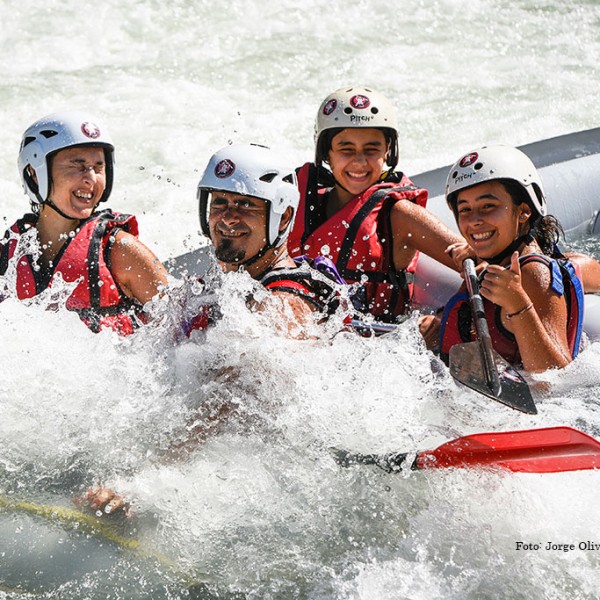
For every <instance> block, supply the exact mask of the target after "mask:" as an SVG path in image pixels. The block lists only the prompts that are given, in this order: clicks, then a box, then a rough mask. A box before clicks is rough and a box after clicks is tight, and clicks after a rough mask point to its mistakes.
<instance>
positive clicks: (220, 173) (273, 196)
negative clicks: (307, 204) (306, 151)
mask: <svg viewBox="0 0 600 600" xmlns="http://www.w3.org/2000/svg"><path fill="white" fill-rule="evenodd" d="M217 190H218V191H222V192H232V193H234V194H240V195H242V196H253V197H255V198H260V199H261V200H265V201H266V202H267V204H268V206H269V212H268V217H267V234H268V243H269V245H270V246H273V247H277V246H280V245H281V244H282V243H283V241H284V240H285V239H286V238H287V236H288V233H289V231H290V229H291V227H292V223H293V218H292V219H291V220H290V224H289V225H288V227H287V228H286V229H285V231H283V232H280V231H279V226H280V224H281V218H282V216H283V213H284V212H285V210H286V209H287V208H288V206H291V207H292V209H293V210H294V214H295V213H296V209H297V208H298V202H299V200H300V193H299V191H298V183H297V180H296V173H295V171H294V169H293V168H291V167H289V166H287V165H285V164H282V162H281V158H280V156H279V155H278V154H277V153H275V152H274V151H273V150H271V149H269V148H267V147H266V146H259V145H257V144H233V145H231V146H225V148H221V150H219V151H218V152H216V153H215V154H213V156H212V157H211V159H210V160H209V162H208V165H207V166H206V169H205V170H204V173H203V175H202V177H201V179H200V182H199V183H198V201H199V209H200V226H201V227H202V232H203V233H204V235H206V236H208V237H210V231H209V227H208V212H209V210H210V206H209V195H210V193H211V192H212V191H217Z"/></svg>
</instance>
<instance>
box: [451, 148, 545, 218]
mask: <svg viewBox="0 0 600 600" xmlns="http://www.w3.org/2000/svg"><path fill="white" fill-rule="evenodd" d="M496 179H509V180H512V181H514V182H515V183H517V184H519V185H520V186H521V187H522V188H523V189H524V191H525V192H526V194H527V198H528V200H529V202H528V204H529V205H530V206H531V208H532V210H533V211H534V212H535V213H536V214H537V215H538V216H540V217H543V216H544V215H545V214H546V197H545V196H544V188H543V186H542V180H541V179H540V176H539V174H538V172H537V170H536V168H535V166H534V164H533V163H532V162H531V160H530V159H529V157H528V156H527V155H526V154H524V153H523V152H521V151H520V150H517V148H513V147H512V146H483V147H482V148H478V149H477V150H473V151H472V152H469V153H468V154H465V155H464V156H463V157H462V158H461V159H460V160H459V161H457V162H456V164H455V165H454V166H453V167H452V168H451V169H450V172H449V173H448V178H447V179H446V202H448V206H450V208H451V209H452V210H453V211H454V212H456V211H455V208H456V207H455V205H456V195H457V193H458V192H459V191H460V190H463V189H465V188H469V187H471V186H473V185H477V184H478V183H483V182H485V181H494V180H496Z"/></svg>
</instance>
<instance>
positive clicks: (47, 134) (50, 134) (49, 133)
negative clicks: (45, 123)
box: [40, 129, 58, 139]
mask: <svg viewBox="0 0 600 600" xmlns="http://www.w3.org/2000/svg"><path fill="white" fill-rule="evenodd" d="M40 134H41V135H43V136H44V137H45V138H46V139H50V138H52V137H54V136H55V135H58V131H56V130H54V129H44V131H40Z"/></svg>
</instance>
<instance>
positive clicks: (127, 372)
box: [0, 0, 600, 600]
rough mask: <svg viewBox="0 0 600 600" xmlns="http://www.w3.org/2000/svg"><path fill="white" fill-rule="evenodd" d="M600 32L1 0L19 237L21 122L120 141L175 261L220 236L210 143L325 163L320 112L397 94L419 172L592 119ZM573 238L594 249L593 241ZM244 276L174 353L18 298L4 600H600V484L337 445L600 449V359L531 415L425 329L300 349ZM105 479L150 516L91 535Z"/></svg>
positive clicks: (8, 196) (567, 16)
mask: <svg viewBox="0 0 600 600" xmlns="http://www.w3.org/2000/svg"><path fill="white" fill-rule="evenodd" d="M599 22H600V5H599V4H598V3H597V2H596V1H587V2H585V1H579V2H575V1H568V0H567V1H565V2H556V1H555V0H553V1H544V2H537V3H535V4H532V3H531V2H529V1H528V0H512V1H511V2H508V1H507V0H473V1H472V2H470V3H464V2H458V1H457V0H439V1H432V2H428V1H425V0H421V1H419V0H405V1H404V2H402V3H400V4H397V5H396V6H394V5H392V4H390V3H389V2H383V1H379V0H362V1H361V0H357V1H355V2H341V1H340V0H330V1H329V2H322V1H317V0H305V1H304V2H302V3H297V2H293V1H291V0H282V1H280V2H278V3H276V4H273V3H271V2H267V1H265V0H247V1H242V0H232V1H231V2H229V3H227V4H226V5H220V4H218V3H213V2H207V1H204V0H198V1H196V2H191V1H184V0H173V1H172V2H170V3H168V4H165V3H162V2H155V1H148V2H141V1H136V2H128V3H122V2H117V1H116V0H105V1H104V2H102V3H100V4H97V5H94V6H91V5H90V6H85V5H82V3H78V2H74V1H72V0H62V1H61V2H57V1H48V0H46V1H42V0H24V1H23V2H21V3H20V4H19V5H18V8H16V7H15V6H14V5H12V4H11V5H9V4H8V3H4V4H3V5H2V6H1V7H0V23H1V25H0V27H1V28H2V36H1V37H0V44H2V53H1V55H0V65H1V72H2V80H1V81H0V99H1V101H2V106H3V111H2V113H1V114H0V121H1V127H0V147H2V148H3V152H2V153H0V185H1V188H2V197H3V210H2V211H1V214H2V216H3V218H4V219H5V222H4V225H5V226H8V225H10V224H11V223H12V222H13V221H14V220H15V218H17V217H19V216H20V215H21V214H22V213H23V212H25V210H26V209H27V199H26V197H25V196H24V195H23V193H22V190H21V188H20V182H19V179H18V174H17V170H16V156H17V151H18V145H19V142H20V136H21V134H22V132H23V130H24V129H25V127H26V126H27V125H29V124H30V123H31V122H32V121H34V120H35V119H37V118H39V117H40V116H42V115H45V114H47V113H50V112H54V111H56V110H61V109H67V108H78V109H87V110H90V111H92V112H93V113H96V114H98V115H100V116H102V117H103V119H104V121H105V122H107V123H108V124H109V127H110V130H111V134H112V136H113V139H114V140H115V143H116V146H117V167H116V180H115V187H114V191H113V195H112V197H111V200H110V205H111V207H113V208H114V209H116V210H120V211H126V212H132V213H134V214H136V215H137V216H138V219H139V222H140V229H141V236H140V237H141V239H142V240H143V241H144V242H145V243H146V244H147V245H148V246H150V247H151V248H152V249H153V251H155V252H156V253H157V254H158V255H159V256H160V257H161V258H164V259H167V258H172V257H175V256H177V255H179V254H181V253H183V252H186V251H189V250H191V249H193V248H196V247H198V246H199V245H203V244H204V243H205V242H204V241H203V240H202V239H201V237H200V234H199V223H198V219H197V206H196V201H195V186H196V184H197V180H198V178H199V175H200V172H201V170H202V168H203V166H204V164H205V162H206V161H207V160H208V158H209V156H210V155H211V154H212V152H213V151H215V150H216V149H218V148H220V147H221V146H223V145H224V144H226V143H227V142H228V141H240V142H248V141H255V142H259V143H264V144H268V145H270V146H272V147H274V148H277V149H278V151H279V152H281V154H282V155H285V156H286V157H288V158H289V159H290V161H291V162H292V163H293V164H300V163H301V162H304V161H306V160H310V158H311V156H312V143H313V137H312V136H313V122H314V116H315V113H316V110H317V107H318V105H319V103H320V101H321V100H322V98H323V97H325V95H327V94H328V93H329V92H330V91H332V90H334V89H336V88H338V87H341V86H343V85H348V84H352V83H364V84H369V85H371V86H373V87H375V88H377V89H380V90H381V91H383V92H384V93H385V94H386V95H388V96H389V97H390V98H391V99H392V100H393V102H394V103H395V105H396V106H397V108H398V111H399V116H400V123H401V134H400V154H401V158H400V166H401V168H402V169H403V170H404V171H405V172H407V173H409V174H413V173H418V172H420V171H423V170H428V169H431V168H435V167H439V166H442V165H445V164H449V163H451V162H453V161H454V160H455V159H456V158H458V157H459V156H460V155H462V154H463V153H464V152H466V151H468V150H470V149H471V148H473V147H475V146H478V145H480V144H482V143H500V142H503V143H507V144H513V145H519V144H525V143H528V142H532V141H535V140H538V139H543V138H547V137H551V136H555V135H560V134H564V133H569V132H573V131H579V130H583V129H587V128H591V127H596V126H598V121H597V114H598V111H597V102H598V100H597V99H598V91H599V79H600V78H599V67H598V57H599V56H600V36H599V35H598V23H599ZM572 242H573V243H574V245H575V247H576V248H579V249H585V250H586V251H588V252H591V253H593V254H594V255H595V256H596V257H598V258H600V242H598V240H597V239H580V240H573V241H572ZM249 285H250V283H249V282H248V281H245V280H244V279H243V278H240V277H235V276H234V277H231V278H227V279H226V280H225V281H224V282H223V287H222V291H221V292H220V303H221V305H222V307H223V313H224V318H223V319H222V320H221V321H220V322H219V324H218V325H217V326H216V327H215V328H213V329H212V330H210V331H208V332H207V333H205V334H199V335H198V336H196V337H193V338H192V339H190V340H187V341H185V342H182V343H179V344H175V343H173V340H172V339H171V337H170V336H169V333H168V327H166V326H165V327H162V328H161V327H159V328H156V329H149V330H147V331H143V332H141V333H140V334H138V335H136V336H134V337H132V338H129V339H120V338H117V337H116V336H115V335H113V334H112V333H109V332H105V333H102V334H99V335H94V334H92V333H90V332H89V331H88V330H87V329H86V328H85V327H83V326H82V325H81V324H80V322H79V320H78V318H77V317H76V316H75V315H73V314H71V313H67V312H66V311H64V310H59V311H58V312H49V311H47V310H45V309H46V307H47V306H48V304H50V303H53V302H57V301H58V302H60V299H58V300H57V299H56V298H54V299H44V300H43V301H42V302H41V303H40V305H39V306H35V305H34V306H29V307H25V306H23V305H22V304H17V303H14V302H12V301H6V302H4V303H2V304H0V329H1V330H2V332H3V335H2V343H1V344H0V364H1V365H2V376H1V377H0V402H1V406H2V411H1V417H0V499H1V502H0V506H4V505H5V504H6V502H7V501H8V500H11V501H14V502H16V504H13V505H12V507H13V508H12V509H11V510H6V509H0V510H2V512H0V598H30V597H34V595H35V597H36V598H37V597H42V598H48V599H50V598H56V597H60V598H69V599H70V598H185V597H205V596H206V594H208V593H209V592H210V593H212V594H220V597H227V594H228V593H233V592H235V591H238V592H239V593H240V594H243V595H245V597H247V598H273V599H280V598H281V599H283V598H286V599H287V598H299V599H301V598H307V599H315V600H316V599H339V600H351V599H352V600H354V599H361V600H362V599H364V600H366V599H374V598H376V599H382V600H387V599H390V600H391V599H405V598H406V599H411V600H413V599H414V600H432V599H448V598H455V599H461V600H462V599H465V598H466V599H473V600H475V599H477V600H479V599H500V598H511V599H512V598H515V599H520V598H523V599H525V598H544V599H554V598H556V599H558V598H573V599H587V598H590V599H591V598H597V595H598V591H597V590H598V586H599V584H600V575H599V573H600V569H599V567H600V550H597V549H595V546H594V544H596V545H598V544H600V512H599V511H598V510H597V508H596V503H597V498H598V492H599V491H600V484H599V480H598V475H597V473H595V472H593V471H582V472H572V473H559V474H546V475H534V474H507V473H503V472H498V471H493V470H491V471H490V470H485V471H465V470H439V471H422V472H418V473H409V472H402V473H399V474H396V475H388V474H386V473H384V472H382V471H379V470H377V469H375V468H373V467H352V468H349V469H343V468H340V467H339V466H338V465H337V464H336V463H335V462H334V461H333V460H332V457H331V452H330V450H329V448H330V447H341V448H349V449H351V450H357V451H365V452H367V451H374V452H387V451H392V450H396V451H416V450H423V449H429V448H434V447H436V446H437V445H439V444H441V443H443V442H444V441H446V440H448V439H451V438H454V437H458V436H460V435H464V434H468V433H473V432H478V431H496V430H497V431H504V430H511V429H527V428H537V427H545V426H554V425H570V426H574V427H577V428H579V429H582V430H584V431H586V432H587V433H589V434H591V435H594V436H597V437H600V411H599V405H598V401H597V398H598V397H599V396H600V376H599V375H598V373H599V372H600V344H599V343H598V342H596V343H593V344H591V345H590V346H589V347H588V348H587V349H586V350H585V351H584V352H583V353H582V354H581V356H580V357H579V358H578V360H577V361H575V362H574V363H573V364H572V365H571V366H569V367H568V368H567V369H565V370H564V371H562V372H560V373H550V374H547V375H546V376H545V379H546V380H547V381H549V382H550V384H551V386H550V390H549V392H548V393H547V394H546V395H545V396H543V397H540V398H538V399H537V403H538V408H539V414H538V415H537V416H527V415H524V414H521V413H517V412H515V411H511V410H510V409H508V408H506V407H504V406H502V405H501V404H498V403H495V402H493V401H491V400H487V399H485V398H483V397H481V396H479V395H477V394H475V393H473V392H470V391H467V390H465V389H464V388H459V387H458V386H457V385H456V384H454V382H453V381H452V379H451V378H450V376H449V375H448V372H447V370H446V369H444V368H440V367H439V365H438V364H437V362H436V361H435V360H434V359H433V358H432V356H431V355H430V354H428V353H427V352H426V350H425V349H424V347H423V344H422V343H421V341H420V340H419V336H418V332H417V327H416V320H415V319H412V320H410V321H409V322H408V323H406V324H405V325H404V326H403V327H402V328H401V329H400V330H399V331H398V332H396V333H394V334H390V335H388V336H386V337H385V338H379V339H363V338H357V337H355V336H351V335H347V334H338V335H335V324H333V325H332V326H331V327H330V329H327V330H325V331H324V332H323V333H322V334H321V335H320V337H319V338H318V339H316V340H312V341H304V342H298V341H289V340H285V339H282V338H281V337H280V336H278V335H277V333H276V331H275V329H274V327H273V325H272V324H271V323H270V322H269V319H268V315H267V316H266V317H265V316H257V315H256V314H252V313H251V312H249V311H248V310H247V308H246V307H245V305H244V302H243V296H244V289H245V288H246V289H247V286H249ZM240 287H241V288H242V289H241V290H240ZM164 320H165V321H167V320H168V315H165V316H164ZM223 403H228V404H229V405H232V406H236V408H237V409H236V412H235V415H233V416H232V417H231V418H230V419H228V420H227V421H226V423H225V425H224V426H222V427H221V428H220V429H219V431H216V432H215V435H210V436H209V437H208V438H207V439H206V440H205V441H203V442H201V443H198V445H197V446H196V447H193V448H190V450H189V452H187V453H184V452H180V453H179V455H178V456H172V453H171V454H170V455H169V456H167V454H168V452H167V450H168V448H170V447H172V445H173V444H174V443H176V442H178V441H182V440H183V438H184V437H185V435H186V432H187V431H189V430H190V428H191V427H192V426H193V425H191V423H193V424H195V425H200V426H202V425H204V426H206V425H207V424H210V423H213V421H212V420H211V418H212V417H213V416H214V415H215V414H216V412H217V411H218V407H219V406H221V405H222V404H223ZM98 483H103V484H107V485H111V486H113V487H115V488H116V489H118V490H119V491H121V492H122V493H125V494H127V495H128V497H129V498H131V499H132V501H133V505H134V510H135V515H134V516H133V517H132V518H130V519H121V520H118V519H117V522H116V523H114V527H115V528H116V531H117V533H111V532H112V531H113V530H112V529H110V531H109V530H105V529H103V530H102V531H99V532H98V531H95V532H94V533H90V532H89V531H88V530H87V529H86V528H85V526H84V525H85V524H83V525H82V523H81V522H80V523H79V525H74V524H73V523H72V522H69V519H68V516H69V515H70V514H71V512H70V511H72V510H74V506H73V505H72V504H71V498H72V497H74V496H76V495H78V494H81V493H82V492H83V491H84V490H85V489H86V487H87V486H89V485H92V484H98ZM49 506H53V507H58V508H55V509H49V508H48V507H49ZM61 511H63V512H61ZM101 521H102V523H105V522H106V523H107V524H108V525H110V521H111V517H107V516H103V517H102V518H101ZM517 542H523V543H524V544H527V545H529V548H530V549H523V548H521V549H517ZM548 542H551V543H554V544H572V545H574V549H572V550H569V551H564V550H556V549H549V550H546V545H547V544H548ZM588 542H589V543H588ZM138 543H139V546H137V548H132V546H135V545H136V544H138ZM580 543H581V544H582V546H581V548H580V547H579V544H580ZM537 545H539V549H535V548H537V547H538V546H537ZM203 585H204V586H206V587H202V586H203ZM206 590H208V591H209V592H207V591H206ZM230 597H231V596H230ZM240 597H243V596H240Z"/></svg>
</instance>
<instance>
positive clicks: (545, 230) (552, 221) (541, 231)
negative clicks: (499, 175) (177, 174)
mask: <svg viewBox="0 0 600 600" xmlns="http://www.w3.org/2000/svg"><path fill="white" fill-rule="evenodd" d="M497 181H498V182H499V183H501V184H502V185H503V186H504V189H505V190H506V191H507V192H508V194H509V195H510V197H511V198H512V201H513V202H514V204H515V205H517V206H518V205H519V204H522V203H523V202H524V203H525V204H527V205H528V206H529V207H530V208H531V215H532V216H531V218H530V219H529V223H530V228H529V233H530V235H531V236H532V238H533V239H534V240H535V241H536V242H537V243H538V245H539V247H540V249H541V250H542V252H543V253H544V254H546V255H548V256H554V255H555V254H556V252H557V249H556V246H557V244H558V242H559V241H560V240H561V238H562V239H564V237H565V232H564V230H563V228H562V225H561V224H560V222H559V221H558V219H557V218H556V217H555V216H553V215H546V216H545V217H542V216H540V215H539V214H538V212H537V209H536V208H534V207H533V206H532V205H531V199H530V198H529V195H528V194H527V192H526V191H525V190H524V189H523V186H522V185H521V184H519V183H517V182H516V181H514V180H513V179H498V180H497Z"/></svg>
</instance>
